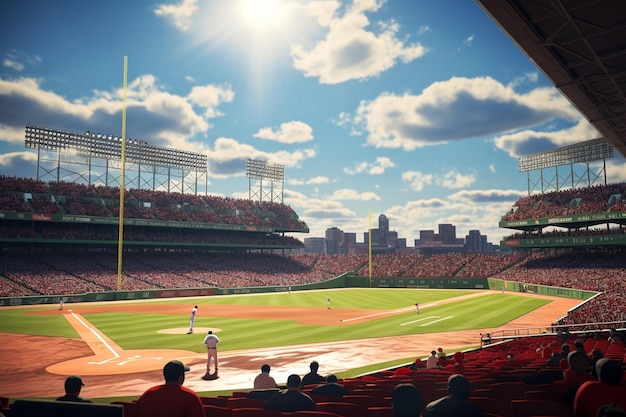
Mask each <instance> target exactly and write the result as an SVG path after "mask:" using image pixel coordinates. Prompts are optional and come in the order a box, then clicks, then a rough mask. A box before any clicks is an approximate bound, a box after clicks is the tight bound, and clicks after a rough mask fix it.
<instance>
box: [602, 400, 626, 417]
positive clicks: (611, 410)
mask: <svg viewBox="0 0 626 417" xmlns="http://www.w3.org/2000/svg"><path fill="white" fill-rule="evenodd" d="M598 417H626V410H624V409H623V408H621V407H618V406H616V405H615V403H611V404H606V405H603V406H602V407H600V409H599V410H598Z"/></svg>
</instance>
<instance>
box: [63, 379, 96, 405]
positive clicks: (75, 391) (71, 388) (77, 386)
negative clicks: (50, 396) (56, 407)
mask: <svg viewBox="0 0 626 417" xmlns="http://www.w3.org/2000/svg"><path fill="white" fill-rule="evenodd" d="M84 386H85V383H84V382H83V379H82V378H81V377H79V376H78V375H72V376H68V377H67V379H66V380H65V395H64V396H62V397H59V398H57V401H72V402H77V403H90V402H93V401H91V400H90V399H87V398H82V397H80V390H81V389H82V388H83V387H84Z"/></svg>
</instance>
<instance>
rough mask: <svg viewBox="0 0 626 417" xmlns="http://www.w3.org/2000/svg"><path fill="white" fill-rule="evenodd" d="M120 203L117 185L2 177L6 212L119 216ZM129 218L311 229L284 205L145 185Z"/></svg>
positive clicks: (131, 195) (131, 200) (0, 195)
mask: <svg viewBox="0 0 626 417" xmlns="http://www.w3.org/2000/svg"><path fill="white" fill-rule="evenodd" d="M119 203H120V191H119V188H115V187H107V186H103V185H85V184H79V183H70V182H50V183H45V182H43V181H38V180H34V179H30V178H17V177H7V176H0V204H1V205H0V211H9V212H33V213H39V214H57V213H60V214H73V215H86V216H97V217H119ZM124 217H125V218H139V219H154V220H162V221H185V222H205V223H214V224H233V225H246V226H267V227H277V228H285V229H290V230H303V229H306V224H304V222H302V221H301V220H299V218H298V215H297V214H296V213H295V211H294V210H293V209H292V208H291V207H289V206H287V205H285V204H282V203H276V202H267V201H265V202H258V201H252V200H246V199H233V198H225V197H220V196H211V195H206V196H198V195H187V194H182V193H177V192H164V191H151V190H144V189H132V190H126V191H125V193H124Z"/></svg>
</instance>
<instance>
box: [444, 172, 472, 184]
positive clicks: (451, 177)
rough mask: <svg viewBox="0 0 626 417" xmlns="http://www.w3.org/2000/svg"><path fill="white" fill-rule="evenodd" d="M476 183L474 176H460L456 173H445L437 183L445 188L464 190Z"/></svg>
mask: <svg viewBox="0 0 626 417" xmlns="http://www.w3.org/2000/svg"><path fill="white" fill-rule="evenodd" d="M475 182H476V176H475V175H474V174H460V173H458V172H456V171H451V172H448V173H446V174H445V175H444V176H443V177H442V178H439V179H438V180H437V183H438V184H440V185H441V186H443V187H445V188H465V187H469V186H470V185H472V184H473V183H475Z"/></svg>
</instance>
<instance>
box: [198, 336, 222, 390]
mask: <svg viewBox="0 0 626 417" xmlns="http://www.w3.org/2000/svg"><path fill="white" fill-rule="evenodd" d="M219 342H220V338H219V337H217V335H214V334H213V331H212V330H209V333H208V334H207V335H206V337H205V338H204V342H202V343H203V344H204V346H206V350H207V360H206V374H205V375H204V377H205V378H210V379H214V378H217V377H218V376H217V368H218V364H217V344H218V343H219ZM211 359H213V360H214V361H215V372H214V373H211Z"/></svg>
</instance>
